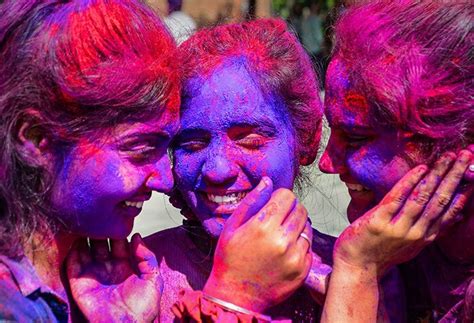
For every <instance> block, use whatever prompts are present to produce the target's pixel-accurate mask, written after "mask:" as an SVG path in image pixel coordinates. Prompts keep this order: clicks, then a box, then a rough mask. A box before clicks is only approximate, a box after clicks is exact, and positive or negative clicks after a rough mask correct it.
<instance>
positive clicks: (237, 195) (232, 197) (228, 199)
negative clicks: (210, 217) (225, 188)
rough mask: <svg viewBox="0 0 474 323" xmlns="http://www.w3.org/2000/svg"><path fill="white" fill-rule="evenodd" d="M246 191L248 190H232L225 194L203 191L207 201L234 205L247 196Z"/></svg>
mask: <svg viewBox="0 0 474 323" xmlns="http://www.w3.org/2000/svg"><path fill="white" fill-rule="evenodd" d="M248 192H249V191H243V192H232V193H229V194H225V195H216V194H210V193H204V196H206V197H207V199H208V200H209V201H211V202H213V203H216V204H219V205H236V204H239V203H240V202H241V201H242V200H243V199H244V197H245V196H247V194H248Z"/></svg>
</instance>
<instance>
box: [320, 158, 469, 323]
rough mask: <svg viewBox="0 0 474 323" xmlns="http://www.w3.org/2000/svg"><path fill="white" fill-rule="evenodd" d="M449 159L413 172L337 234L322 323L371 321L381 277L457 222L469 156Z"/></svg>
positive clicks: (464, 196) (465, 191)
mask: <svg viewBox="0 0 474 323" xmlns="http://www.w3.org/2000/svg"><path fill="white" fill-rule="evenodd" d="M453 155H454V154H452V153H448V154H445V155H444V156H442V157H441V158H440V160H439V161H438V162H437V163H436V164H435V166H434V168H433V170H432V171H431V172H429V173H428V175H426V176H425V174H426V173H427V168H426V166H419V167H416V168H414V169H413V170H412V171H410V172H409V173H408V174H407V175H406V176H405V177H403V178H402V179H401V180H400V181H399V182H398V183H397V184H396V185H395V186H394V187H393V189H392V190H391V191H390V192H389V193H388V194H387V196H386V197H385V198H384V199H383V200H382V201H381V202H380V204H379V205H378V206H376V207H375V208H374V209H372V210H370V211H369V212H368V213H366V214H365V215H364V216H362V217H361V218H359V219H358V220H357V221H355V222H354V223H353V224H351V225H350V226H349V227H348V228H347V229H346V230H345V231H344V232H343V233H342V234H341V236H340V237H339V239H338V240H337V242H336V246H335V249H334V268H333V274H332V277H331V281H330V284H329V290H328V295H327V298H326V303H325V305H324V310H323V321H324V322H345V321H349V320H350V321H352V322H367V321H374V320H375V318H376V317H377V304H379V303H381V301H380V293H379V287H377V285H379V281H380V278H381V277H383V276H384V274H385V273H386V272H387V270H388V269H389V268H391V267H393V266H394V265H396V264H399V263H402V262H405V261H408V260H410V259H412V258H414V257H415V256H416V255H417V254H418V253H419V252H420V251H421V250H422V249H423V248H424V247H425V246H426V245H427V244H429V243H431V242H432V241H434V239H435V238H436V237H437V236H438V234H439V230H440V228H445V227H447V226H449V225H451V224H453V223H454V222H455V221H456V220H457V215H458V214H459V212H460V211H461V210H462V209H463V207H464V205H465V204H466V202H467V201H468V200H469V195H470V194H471V190H470V188H469V187H467V188H465V189H463V190H459V185H460V183H461V179H462V178H463V175H464V174H465V173H466V170H467V167H468V165H469V164H470V163H472V161H473V155H472V153H471V152H470V151H468V150H463V151H461V153H460V154H459V155H458V157H457V159H456V161H454V159H455V155H454V156H453ZM465 178H467V177H465ZM469 186H472V184H469ZM360 282H363V284H367V287H365V286H364V285H363V284H361V283H360ZM374 283H376V284H375V285H374ZM379 319H380V318H379Z"/></svg>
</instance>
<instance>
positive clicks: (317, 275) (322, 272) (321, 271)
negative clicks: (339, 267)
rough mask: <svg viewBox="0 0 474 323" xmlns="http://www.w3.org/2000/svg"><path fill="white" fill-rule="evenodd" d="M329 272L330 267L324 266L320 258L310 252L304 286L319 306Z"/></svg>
mask: <svg viewBox="0 0 474 323" xmlns="http://www.w3.org/2000/svg"><path fill="white" fill-rule="evenodd" d="M331 272H332V268H331V266H329V265H326V264H324V263H323V262H322V260H321V257H320V256H319V255H318V254H316V253H314V252H312V262H311V269H310V271H309V273H308V276H306V279H305V282H304V285H305V287H306V288H308V289H309V291H310V292H311V295H312V296H313V298H315V299H316V300H317V301H318V302H319V303H320V304H323V302H324V298H325V296H326V291H327V288H328V286H329V276H330V274H331Z"/></svg>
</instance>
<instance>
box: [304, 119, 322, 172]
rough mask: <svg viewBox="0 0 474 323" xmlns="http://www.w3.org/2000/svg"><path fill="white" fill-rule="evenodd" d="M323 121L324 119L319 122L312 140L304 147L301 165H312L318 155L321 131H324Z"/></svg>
mask: <svg viewBox="0 0 474 323" xmlns="http://www.w3.org/2000/svg"><path fill="white" fill-rule="evenodd" d="M322 126H323V122H322V119H321V120H320V121H319V122H318V126H317V129H316V132H315V134H314V136H313V138H310V142H309V143H307V144H306V145H305V146H304V147H302V149H301V152H300V156H299V162H300V165H301V166H309V165H311V164H312V163H313V162H314V160H315V159H316V156H318V150H319V144H320V143H321V133H322Z"/></svg>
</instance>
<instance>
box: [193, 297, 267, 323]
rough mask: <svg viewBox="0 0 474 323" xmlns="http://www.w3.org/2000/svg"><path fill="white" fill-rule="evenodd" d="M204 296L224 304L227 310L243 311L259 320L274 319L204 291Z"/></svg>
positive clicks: (218, 303) (216, 302)
mask: <svg viewBox="0 0 474 323" xmlns="http://www.w3.org/2000/svg"><path fill="white" fill-rule="evenodd" d="M202 296H203V297H204V298H205V299H207V300H208V301H211V302H213V303H215V304H217V305H220V306H222V307H223V308H225V309H226V310H229V311H232V312H237V313H241V314H245V315H250V316H253V317H255V318H256V319H258V320H262V321H265V322H271V321H272V318H271V317H270V316H268V315H263V314H260V313H257V312H253V311H250V310H248V309H246V308H243V307H240V306H237V305H235V304H232V303H229V302H226V301H223V300H221V299H218V298H215V297H212V296H210V295H207V294H204V293H202Z"/></svg>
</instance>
